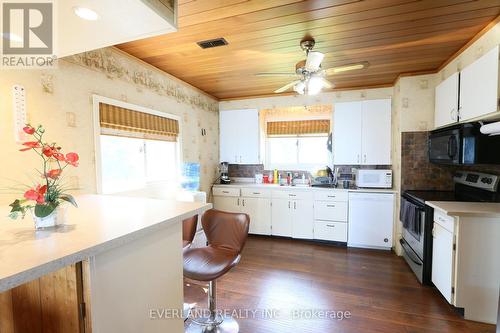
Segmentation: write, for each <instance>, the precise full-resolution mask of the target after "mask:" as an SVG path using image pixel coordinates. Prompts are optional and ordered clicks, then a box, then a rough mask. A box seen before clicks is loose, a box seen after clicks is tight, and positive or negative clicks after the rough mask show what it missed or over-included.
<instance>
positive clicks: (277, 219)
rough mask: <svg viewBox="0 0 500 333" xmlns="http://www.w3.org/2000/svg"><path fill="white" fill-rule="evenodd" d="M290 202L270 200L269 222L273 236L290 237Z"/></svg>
mask: <svg viewBox="0 0 500 333" xmlns="http://www.w3.org/2000/svg"><path fill="white" fill-rule="evenodd" d="M291 209H292V201H291V200H287V199H272V207H271V212H272V213H271V221H272V229H271V234H272V235H273V236H284V237H292V214H291Z"/></svg>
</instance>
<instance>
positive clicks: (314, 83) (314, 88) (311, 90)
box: [307, 77, 324, 95]
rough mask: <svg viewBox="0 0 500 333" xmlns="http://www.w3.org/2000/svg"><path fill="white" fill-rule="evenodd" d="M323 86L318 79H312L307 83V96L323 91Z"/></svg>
mask: <svg viewBox="0 0 500 333" xmlns="http://www.w3.org/2000/svg"><path fill="white" fill-rule="evenodd" d="M323 87H324V84H323V80H321V78H320V77H312V78H310V79H309V81H308V82H307V94H308V95H317V94H319V93H320V92H321V89H323Z"/></svg>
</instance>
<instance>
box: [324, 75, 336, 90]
mask: <svg viewBox="0 0 500 333" xmlns="http://www.w3.org/2000/svg"><path fill="white" fill-rule="evenodd" d="M321 82H323V87H325V88H327V89H332V88H334V87H335V84H333V83H332V82H330V81H328V80H327V79H324V78H321Z"/></svg>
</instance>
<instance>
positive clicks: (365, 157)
mask: <svg viewBox="0 0 500 333" xmlns="http://www.w3.org/2000/svg"><path fill="white" fill-rule="evenodd" d="M364 159H365V160H364V162H365V163H366V154H365V156H364Z"/></svg>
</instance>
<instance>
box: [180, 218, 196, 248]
mask: <svg viewBox="0 0 500 333" xmlns="http://www.w3.org/2000/svg"><path fill="white" fill-rule="evenodd" d="M197 226H198V215H195V216H193V217H190V218H188V219H185V220H183V221H182V248H183V249H184V250H185V249H187V248H189V247H190V246H191V244H192V243H193V239H194V235H195V234H196V227H197Z"/></svg>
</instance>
